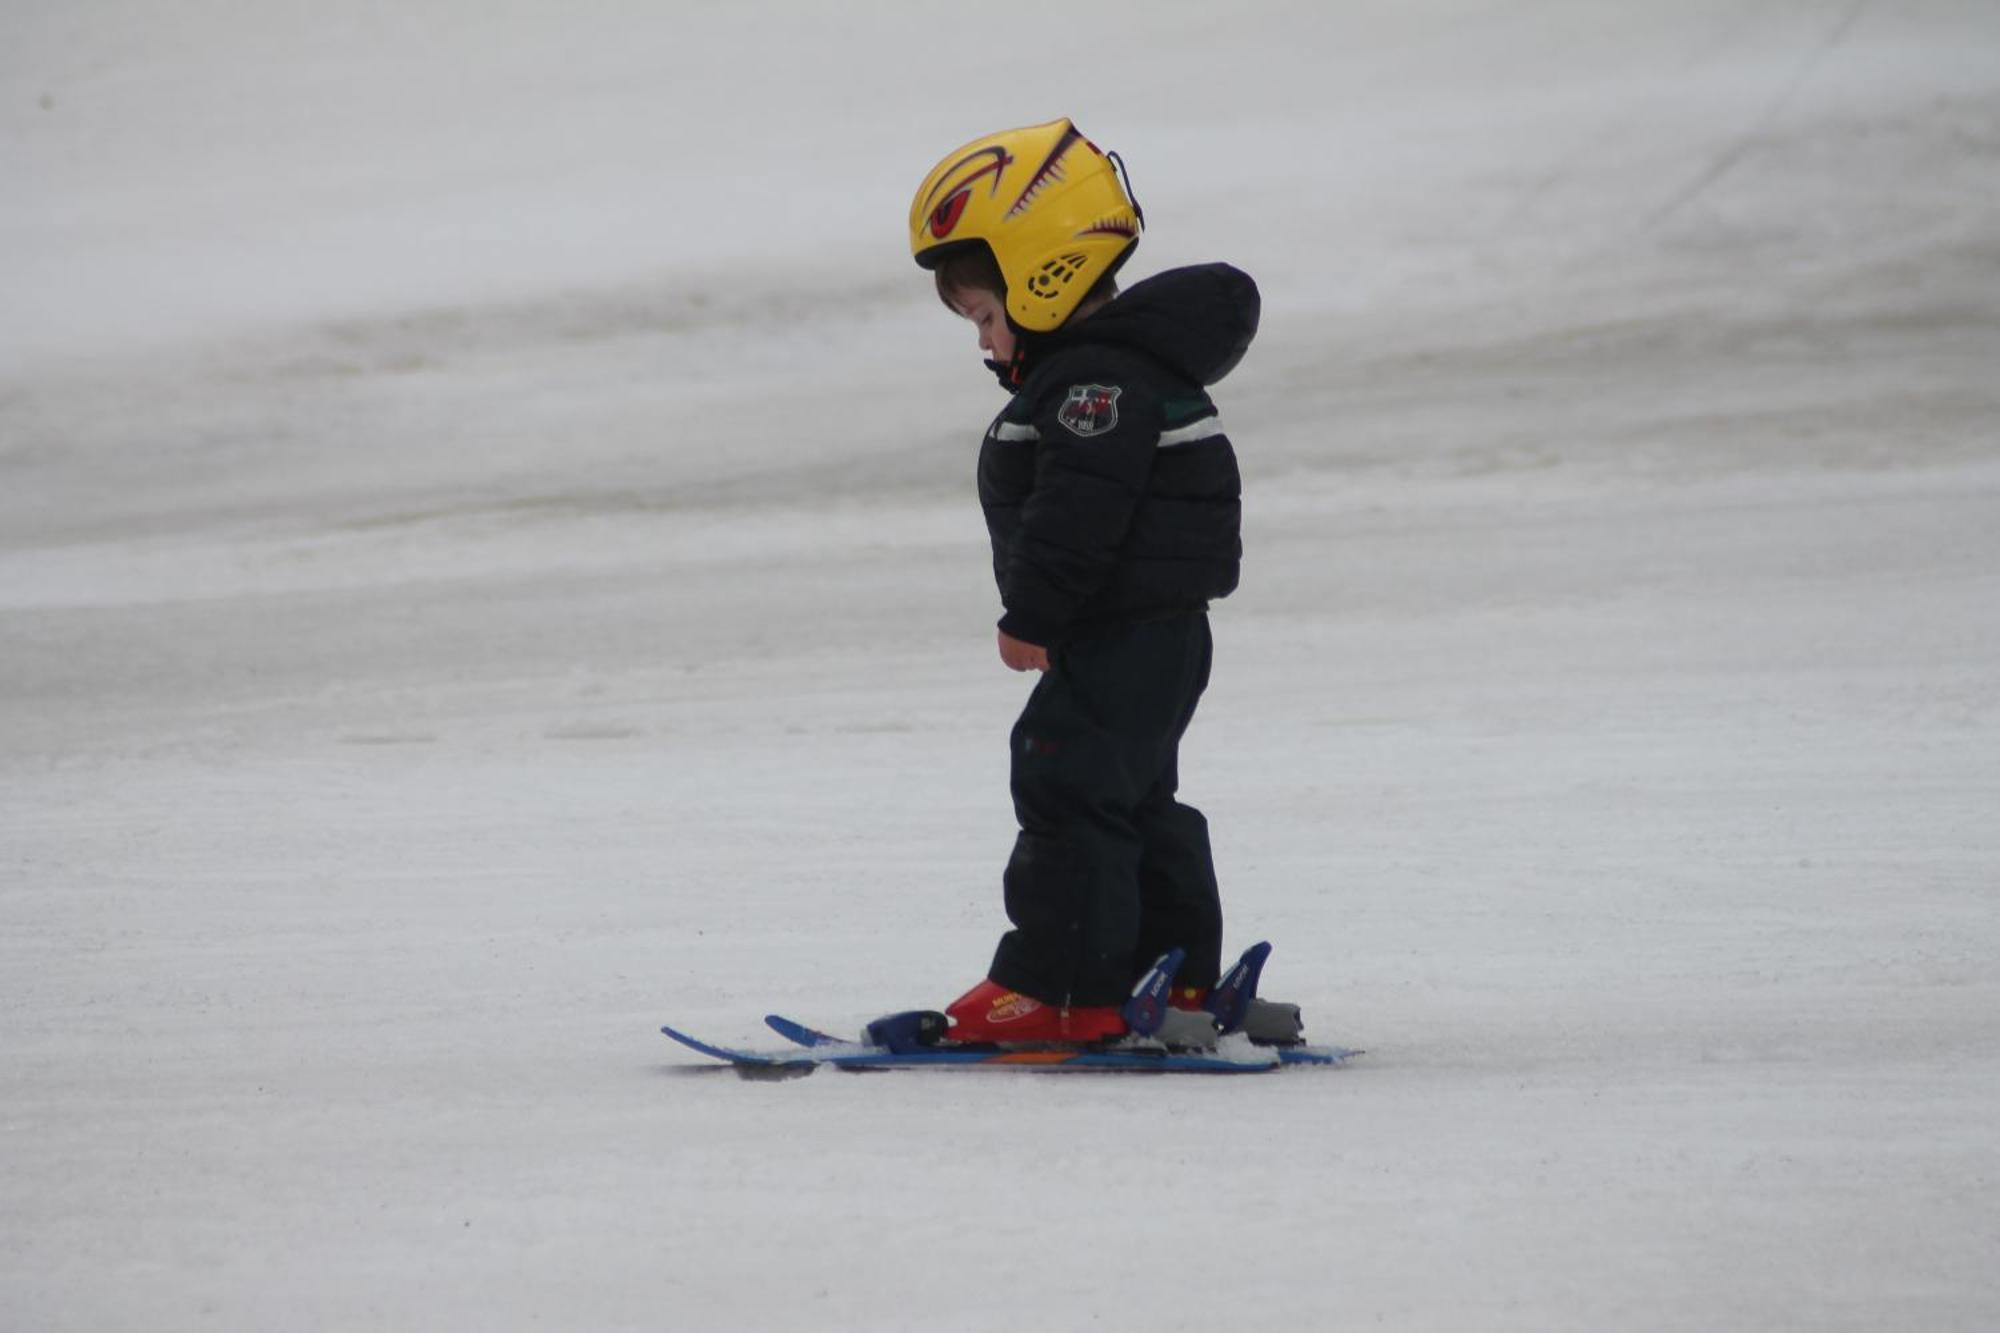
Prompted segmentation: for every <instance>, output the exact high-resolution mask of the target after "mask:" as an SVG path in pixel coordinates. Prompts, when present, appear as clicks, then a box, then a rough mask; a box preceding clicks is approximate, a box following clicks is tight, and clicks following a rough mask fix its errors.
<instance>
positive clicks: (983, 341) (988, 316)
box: [953, 291, 1014, 362]
mask: <svg viewBox="0 0 2000 1333" xmlns="http://www.w3.org/2000/svg"><path fill="white" fill-rule="evenodd" d="M953 308H954V309H956V310H957V311H958V313H959V314H961V315H963V316H965V317H966V318H967V319H969V320H971V321H972V326H973V327H974V328H976V329H978V330H979V350H980V351H982V352H984V353H986V355H988V356H990V357H992V358H993V359H994V360H995V361H1000V362H1008V361H1012V360H1013V359H1014V330H1013V329H1012V328H1010V327H1008V324H1007V307H1006V305H1005V303H1003V302H1002V301H1001V299H1000V298H999V297H998V296H995V295H994V294H993V293H992V292H988V291H961V292H959V293H958V294H957V299H956V300H955V301H954V302H953Z"/></svg>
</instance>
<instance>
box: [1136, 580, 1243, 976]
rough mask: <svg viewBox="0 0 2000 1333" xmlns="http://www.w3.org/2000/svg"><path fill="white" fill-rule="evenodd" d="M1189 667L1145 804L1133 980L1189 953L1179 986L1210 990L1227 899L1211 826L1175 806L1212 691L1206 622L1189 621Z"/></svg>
mask: <svg viewBox="0 0 2000 1333" xmlns="http://www.w3.org/2000/svg"><path fill="white" fill-rule="evenodd" d="M1181 647H1182V651H1183V652H1184V654H1185V657H1184V659H1183V660H1184V661H1185V663H1186V665H1187V668H1188V673H1187V676H1186V679H1187V681H1188V684H1187V689H1186V691H1185V694H1184V696H1183V700H1182V708H1181V713H1180V716H1179V719H1178V721H1177V723H1176V725H1175V726H1174V729H1173V731H1172V734H1171V736H1170V738H1169V739H1168V742H1167V745H1166V750H1165V757H1164V760H1163V762H1162V763H1161V765H1160V771H1159V778H1158V781H1157V782H1156V783H1155V785H1154V787H1153V789H1152V790H1151V791H1150V792H1148V793H1147V795H1146V799H1145V800H1144V801H1142V802H1141V803H1140V806H1139V809H1138V812H1137V816H1136V819H1135V821H1134V822H1135V825H1136V827H1137V829H1138V832H1139V841H1140V848H1141V850H1140V857H1139V913H1140V922H1139V942H1138V950H1137V957H1136V958H1135V959H1134V964H1135V972H1134V979H1135V980H1136V979H1137V975H1138V972H1139V971H1143V970H1144V969H1145V968H1146V967H1149V966H1150V965H1151V964H1152V961H1153V960H1154V959H1155V958H1158V957H1159V956H1160V955H1161V954H1163V953H1165V952H1167V950H1169V949H1176V948H1178V949H1184V950H1186V951H1187V960H1186V961H1185V962H1183V963H1182V964H1181V970H1180V974H1179V978H1178V979H1179V981H1180V982H1181V983H1182V984H1184V985H1189V986H1213V985H1214V984H1215V983H1216V982H1217V981H1218V980H1219V979H1220V978H1221V975H1222V896H1221V891H1220V889H1219V888H1218V887H1217V885H1216V881H1215V856H1214V853H1213V852H1212V851H1211V850H1210V848H1209V841H1208V820H1207V819H1206V818H1205V817H1204V816H1203V815H1202V813H1201V811H1199V810H1197V809H1195V808H1194V807H1193V806H1191V805H1187V804H1185V803H1184V802H1182V801H1180V800H1177V799H1176V793H1177V792H1178V791H1179V790H1180V743H1181V738H1182V737H1183V736H1185V735H1186V734H1187V729H1188V725H1189V724H1190V723H1191V722H1193V721H1194V714H1195V709H1196V707H1197V706H1199V704H1200V703H1201V696H1202V694H1203V693H1204V692H1205V691H1206V690H1207V688H1208V678H1209V669H1210V666H1211V664H1212V662H1213V660H1214V640H1213V639H1212V638H1211V636H1210V632H1209V626H1208V617H1207V616H1206V615H1199V616H1194V617H1191V618H1190V624H1189V626H1188V635H1187V638H1186V639H1185V641H1184V643H1183V644H1182V645H1181Z"/></svg>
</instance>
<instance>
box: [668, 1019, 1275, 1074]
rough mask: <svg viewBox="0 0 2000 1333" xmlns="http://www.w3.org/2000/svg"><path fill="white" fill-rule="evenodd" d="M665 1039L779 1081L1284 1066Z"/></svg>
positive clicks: (1144, 1055) (1229, 1056)
mask: <svg viewBox="0 0 2000 1333" xmlns="http://www.w3.org/2000/svg"><path fill="white" fill-rule="evenodd" d="M660 1031H662V1032H664V1033H666V1034H667V1035H668V1036H669V1037H672V1038H673V1039H674V1040H675V1041H677V1042H679V1043H680V1044H681V1045H683V1046H685V1047H687V1048H688V1049H689V1050H693V1051H699V1052H701V1053H702V1054H703V1055H706V1056H710V1057H712V1058H714V1059H717V1060H722V1061H726V1062H727V1063H729V1064H732V1065H734V1066H736V1067H737V1068H738V1069H739V1070H743V1071H746V1072H749V1073H752V1074H755V1073H764V1074H769V1075H776V1076H782V1075H785V1074H803V1073H810V1072H811V1071H812V1070H814V1069H816V1068H818V1067H819V1066H820V1065H832V1066H834V1067H835V1068H837V1069H912V1068H925V1067H953V1068H975V1069H1027V1070H1033V1071H1036V1072H1050V1073H1053V1072H1074V1073H1083V1072H1096V1073H1149V1074H1256V1073H1262V1072H1263V1071H1265V1070H1269V1069H1276V1068H1277V1067H1278V1064H1279V1061H1278V1059H1277V1057H1276V1056H1275V1055H1274V1054H1273V1053H1272V1052H1271V1051H1269V1050H1267V1049H1265V1048H1263V1047H1258V1046H1249V1045H1248V1044H1247V1043H1246V1044H1245V1047H1244V1048H1243V1049H1241V1050H1237V1051H1231V1052H1227V1053H1224V1052H1220V1051H1169V1050H1167V1049H1165V1048H1164V1047H1158V1046H983V1045H963V1046H960V1045H941V1046H924V1047H918V1048H915V1049H911V1050H900V1051H898V1050H891V1049H889V1048H888V1047H886V1046H867V1045H861V1044H858V1043H853V1042H843V1041H831V1040H829V1041H825V1042H815V1043H812V1044H810V1045H800V1046H794V1047H791V1048H790V1049H787V1050H784V1051H775V1052H774V1051H751V1050H743V1049H740V1048H737V1047H733V1046H718V1045H716V1044H714V1043H712V1042H706V1041H702V1040H701V1039H700V1038H698V1037H691V1036H689V1035H688V1034H687V1033H685V1032H681V1031H679V1030H678V1029H676V1028H673V1027H662V1028H661V1029H660ZM820 1035H822V1036H824V1035H825V1034H823V1033H822V1034H820Z"/></svg>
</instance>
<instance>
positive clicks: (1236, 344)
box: [910, 120, 1298, 1042]
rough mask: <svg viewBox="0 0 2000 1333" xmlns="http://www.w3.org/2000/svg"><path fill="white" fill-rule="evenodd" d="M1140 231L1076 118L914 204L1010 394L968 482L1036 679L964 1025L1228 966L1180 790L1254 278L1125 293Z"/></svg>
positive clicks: (1007, 642)
mask: <svg viewBox="0 0 2000 1333" xmlns="http://www.w3.org/2000/svg"><path fill="white" fill-rule="evenodd" d="M1118 165H1120V166H1122V163H1121V164H1118ZM1142 225H1143V216H1142V214H1141V213H1140V210H1139V208H1138V206H1137V205H1136V204H1135V203H1134V202H1133V200H1132V198H1131V195H1130V194H1129V193H1128V192H1127V190H1126V189H1125V187H1124V186H1123V184H1122V183H1121V181H1120V179H1119V175H1118V172H1117V171H1116V170H1115V169H1114V162H1113V160H1112V159H1110V158H1108V157H1107V156H1106V155H1105V154H1104V153H1102V152H1101V151H1099V149H1098V148H1097V146H1096V145H1095V144H1093V143H1091V142H1090V141H1089V140H1087V139H1085V138H1084V137H1083V136H1082V135H1081V134H1080V133H1078V131H1077V129H1076V127H1075V126H1074V125H1073V124H1071V123H1070V122H1069V121H1068V120H1058V121H1052V122H1050V123H1049V124H1046V125H1035V126H1031V127H1028V128H1026V129H1019V130H1009V131H1006V132H1003V133H1000V134H994V135H990V136H988V137H986V138H983V139H977V140H974V141H973V142H971V143H969V144H966V145H965V146H964V147H962V148H960V149H958V150H957V151H955V152H953V153H950V154H948V155H947V156H946V157H945V158H944V160H943V161H941V162H940V163H939V164H938V165H937V167H936V168H935V169H934V170H933V171H932V172H931V173H930V175H929V176H927V177H926V178H925V179H924V183H923V184H922V186H920V187H919V188H918V190H917V194H916V198H915V200H914V201H913V202H912V203H911V205H910V248H911V252H912V254H914V256H915V257H916V261H917V263H918V264H920V265H921V266H923V267H924V268H926V269H928V270H930V271H931V272H932V274H933V276H934V279H935V281H936V285H937V291H938V294H939V296H940V297H941V298H942V299H943V301H944V303H945V305H946V306H947V307H949V308H950V309H951V310H952V311H954V312H955V313H957V314H959V315H961V316H963V317H964V318H966V319H968V320H970V321H972V322H973V324H974V325H975V326H976V327H977V330H978V336H979V346H980V349H981V350H982V351H983V352H985V353H986V354H987V356H988V357H989V358H990V359H989V360H988V361H987V363H986V364H987V365H988V367H989V368H990V369H992V370H993V371H994V372H995V374H996V375H997V376H998V377H999V379H1000V383H1001V385H1002V387H1003V388H1005V389H1006V390H1007V391H1008V392H1009V393H1010V394H1011V395H1012V398H1011V399H1010V401H1009V402H1008V404H1007V406H1006V408H1005V409H1003V410H1002V411H1001V413H1000V415H999V416H998V417H996V418H995V419H994V421H993V424H992V425H991V426H990V427H988V429H987V431H986V438H985V441H984V443H983V444H982V445H981V447H980V452H979V502H980V505H981V507H982V508H983V509H984V511H985V515H986V526H987V530H988V533H989V535H990V537H991V539H992V544H993V572H994V577H995V579H996V580H997V581H998V583H999V587H1000V600H1001V603H1002V605H1003V607H1004V610H1005V614H1004V615H1002V616H1001V618H1000V624H999V650H1000V658H1001V660H1002V661H1003V662H1004V663H1006V665H1007V666H1009V667H1011V668H1013V669H1014V670H1016V671H1028V670H1033V671H1039V672H1041V673H1042V678H1041V680H1040V682H1039V683H1038V684H1037V685H1036V686H1035V689H1034V692H1033V694H1032V695H1031V696H1030V697H1029V699H1028V703H1027V706H1026V708H1025V709H1024V710H1023V712H1022V714H1021V718H1020V721H1019V722H1017V723H1016V724H1015V726H1014V730H1013V736H1012V774H1011V787H1012V791H1013V798H1014V808H1015V813H1016V815H1017V817H1018V819H1019V822H1020V835H1019V837H1018V838H1017V840H1016V842H1015V845H1014V852H1013V856H1012V858H1011V859H1010V860H1009V862H1008V864H1007V868H1006V872H1005V876H1004V881H1003V882H1004V887H1005V896H1006V906H1007V915H1008V918H1009V919H1010V920H1011V921H1012V923H1013V927H1014V928H1013V929H1012V930H1011V931H1009V932H1007V934H1006V935H1005V936H1003V937H1002V939H1001V940H1000V944H999V948H998V950H997V951H996V952H995V954H994V957H993V963H992V967H991V969H990V970H989V972H988V975H987V979H986V980H985V981H982V982H981V983H980V984H979V985H977V986H975V987H973V988H972V989H971V990H970V991H968V992H967V993H966V994H965V995H963V996H961V997H960V998H959V999H958V1000H956V1001H954V1002H953V1003H952V1005H951V1006H950V1008H949V1010H948V1013H949V1015H950V1018H951V1020H952V1024H953V1025H952V1028H951V1030H950V1033H949V1035H950V1036H951V1037H952V1038H953V1039H955V1040H959V1041H1008V1042H1021V1041H1028V1042H1037V1041H1093V1040H1098V1039H1102V1038H1109V1037H1115V1036H1118V1035H1120V1034H1122V1033H1123V1032H1124V1031H1125V1023H1124V1020H1123V1018H1122V1016H1121V1013H1120V1006H1121V1004H1122V1002H1123V1001H1124V1000H1125V998H1126V996H1127V995H1128V993H1129V992H1130V990H1131V988H1132V985H1133V982H1134V980H1135V979H1136V978H1137V977H1139V976H1140V975H1141V974H1142V973H1143V972H1144V971H1145V970H1146V969H1147V967H1148V966H1149V965H1150V964H1151V963H1152V962H1153V960H1154V959H1155V958H1156V957H1158V956H1159V955H1160V954H1162V953H1165V952H1166V951H1167V950H1169V949H1172V948H1176V947H1178V948H1181V949H1184V950H1185V951H1186V953H1187V958H1186V961H1185V963H1183V965H1182V967H1181V971H1180V973H1179V977H1178V981H1177V985H1176V990H1175V992H1174V999H1175V1003H1176V1005H1179V1006H1181V1007H1183V1008H1187V1009H1198V1008H1199V1006H1200V1003H1201V998H1202V996H1203V995H1204V994H1205V992H1206V990H1207V988H1209V987H1212V986H1214V985H1215V983H1216V981H1217V977H1218V973H1219V971H1220V964H1221V946H1222V908H1221V904H1220V902H1219V901H1218V897H1217V892H1216V883H1215V868H1214V863H1213V860H1212V858H1211V856H1210V852H1209V841H1208V826H1207V823H1206V821H1205V820H1204V819H1203V817H1202V815H1201V813H1200V812H1199V811H1198V810H1196V809H1194V808H1193V807H1192V806H1189V805H1185V804H1183V803H1181V802H1180V801H1179V800H1177V799H1176V798H1175V793H1176V790H1177V788H1178V785H1179V770H1178V750H1179V746H1180V740H1181V736H1182V734H1183V733H1184V732H1185V731H1186V730H1187V726H1188V723H1189V721H1190V720H1191V719H1192V718H1193V716H1194V711H1195V705H1196V704H1197V702H1198V701H1199V700H1200V698H1201V695H1202V691H1203V690H1204V689H1205V688H1206V687H1207V684H1208V676H1209V662H1210V652H1211V644H1210V638H1209V627H1208V615H1207V610H1208V604H1209V602H1210V601H1211V600H1212V599H1215V598H1218V597H1224V596H1227V595H1228V594H1229V593H1230V592H1231V591H1233V590H1234V589H1235V587H1236V580H1237V570H1238V564H1239V562H1240V560H1241V556H1242V540H1241V535H1240V533H1241V528H1240V519H1241V501H1240V493H1241V481H1240V478H1239V477H1238V474H1237V469H1236V456H1235V452H1234V450H1233V449H1232V448H1231V446H1230V443H1229V437H1228V436H1227V435H1225V434H1224V433H1223V429H1222V423H1221V421H1220V419H1219V418H1218V416H1217V413H1216V408H1215V404H1214V403H1213V402H1212V401H1211V400H1210V399H1209V396H1208V394H1207V392H1206V389H1205V386H1207V385H1210V384H1213V383H1215V382H1216V381H1218V380H1220V379H1221V378H1222V377H1223V376H1224V375H1227V374H1228V373H1229V371H1230V370H1231V369H1232V368H1233V367H1234V366H1235V365H1236V363H1237V362H1238V361H1239V360H1241V359H1242V356H1243V353H1244V351H1245V350H1246V349H1247V348H1248V347H1249V345H1250V340H1251V338H1252V337H1253V336H1254V335H1255V333H1256V330H1257V316H1258V296H1257V288H1256V285H1255V284H1254V283H1253V282H1252V281H1251V280H1250V279H1249V277H1248V276H1246V275H1245V274H1243V273H1241V272H1239V271H1238V270H1236V269H1234V268H1231V267H1229V266H1227V265H1224V264H1210V265H1205V266H1201V267H1196V268H1184V269H1176V270H1173V271H1171V272H1167V273H1162V274H1159V275H1157V276H1155V277H1152V278H1149V279H1147V280H1145V281H1144V282H1141V283H1139V284H1137V285H1136V286H1134V287H1132V288H1131V289H1130V290H1129V291H1127V292H1125V293H1123V294H1122V295H1121V294H1119V292H1118V288H1117V284H1116V282H1115V277H1114V275H1115V274H1116V273H1117V271H1118V269H1119V266H1120V265H1122V264H1123V263H1124V262H1125V261H1126V260H1127V259H1128V258H1130V256H1131V254H1132V250H1133V247H1134V246H1135V245H1137V243H1138V239H1139V233H1140V231H1141V228H1142ZM1257 1009H1258V1013H1257V1014H1255V1015H1253V1017H1255V1018H1257V1019H1259V1020H1260V1021H1261V1022H1262V1023H1263V1024H1264V1025H1266V1026H1268V1025H1270V1024H1271V1023H1273V1022H1275V1023H1276V1024H1277V1026H1278V1027H1279V1028H1280V1031H1278V1032H1276V1033H1269V1032H1267V1033H1266V1034H1265V1035H1266V1036H1275V1037H1276V1038H1277V1039H1279V1040H1290V1041H1296V1040H1298V1020H1297V1011H1296V1010H1295V1009H1293V1008H1292V1007H1291V1006H1273V1005H1268V1004H1261V1003H1260V1004H1259V1005H1258V1006H1257ZM1207 1033H1208V1036H1209V1038H1210V1039H1212V1038H1213V1034H1214V1028H1213V1026H1212V1025H1210V1026H1208V1028H1207ZM1253 1035H1256V1034H1255V1033H1254V1032H1253Z"/></svg>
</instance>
